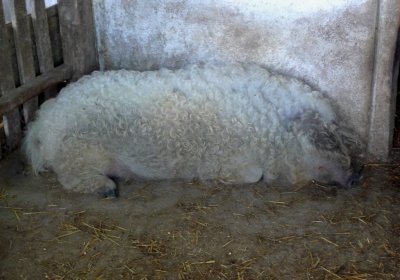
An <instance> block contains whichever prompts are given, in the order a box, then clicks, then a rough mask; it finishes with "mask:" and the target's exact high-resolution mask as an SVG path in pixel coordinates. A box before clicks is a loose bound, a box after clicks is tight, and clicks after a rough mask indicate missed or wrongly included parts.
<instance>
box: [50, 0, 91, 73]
mask: <svg viewBox="0 0 400 280" xmlns="http://www.w3.org/2000/svg"><path fill="white" fill-rule="evenodd" d="M58 15H59V21H60V32H61V38H62V46H63V56H64V63H65V64H67V65H70V66H71V67H72V69H73V72H74V76H73V78H72V80H76V79H78V78H79V77H81V76H83V75H85V74H88V73H90V72H92V71H94V70H96V69H98V60H97V50H96V36H95V28H94V19H93V10H92V1H89V0H58Z"/></svg>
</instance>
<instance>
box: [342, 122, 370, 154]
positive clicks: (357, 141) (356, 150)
mask: <svg viewBox="0 0 400 280" xmlns="http://www.w3.org/2000/svg"><path fill="white" fill-rule="evenodd" d="M336 133H337V135H338V137H339V138H340V140H341V142H342V143H343V145H344V146H345V147H346V148H347V150H348V151H350V152H351V154H352V155H353V156H356V157H358V158H364V155H365V144H364V142H363V141H361V138H360V137H359V136H358V135H357V134H356V133H355V132H353V131H352V130H350V129H348V128H346V127H338V128H337V130H336Z"/></svg>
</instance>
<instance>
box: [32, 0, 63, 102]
mask: <svg viewBox="0 0 400 280" xmlns="http://www.w3.org/2000/svg"><path fill="white" fill-rule="evenodd" d="M30 6H31V7H32V11H31V17H32V24H33V30H34V33H35V45H36V52H37V56H38V60H39V69H40V73H41V74H43V73H46V72H48V71H51V70H52V69H53V68H54V61H53V54H52V50H51V41H50V35H49V23H48V19H47V13H46V7H45V3H44V0H30ZM56 94H57V88H56V87H50V88H48V89H47V90H46V91H45V98H46V99H49V98H51V97H54V96H55V95H56Z"/></svg>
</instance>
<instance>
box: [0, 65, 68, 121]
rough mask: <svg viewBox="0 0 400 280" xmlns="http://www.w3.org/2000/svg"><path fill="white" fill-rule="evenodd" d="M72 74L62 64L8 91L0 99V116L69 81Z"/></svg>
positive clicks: (66, 66)
mask: <svg viewBox="0 0 400 280" xmlns="http://www.w3.org/2000/svg"><path fill="white" fill-rule="evenodd" d="M72 74H73V73H72V68H71V66H69V65H65V64H63V65H60V66H58V67H56V68H54V69H53V70H51V71H50V72H47V73H45V74H42V75H40V76H37V77H35V78H34V79H32V80H30V81H29V82H27V83H26V84H24V85H22V86H20V87H18V88H16V89H12V90H10V91H9V92H7V93H6V94H5V95H3V96H1V97H0V116H1V115H3V114H4V113H6V112H8V111H10V110H12V109H14V108H16V107H18V106H19V105H22V104H23V103H25V102H26V101H28V100H29V99H31V98H33V97H35V96H38V95H39V94H40V93H42V92H43V91H45V90H46V89H47V88H49V87H51V86H54V85H57V84H59V83H61V82H63V81H66V80H69V79H71V77H72Z"/></svg>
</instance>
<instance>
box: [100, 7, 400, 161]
mask: <svg viewBox="0 0 400 280" xmlns="http://www.w3.org/2000/svg"><path fill="white" fill-rule="evenodd" d="M93 3H94V4H93V7H94V14H95V22H96V28H97V42H98V51H99V60H100V66H101V68H102V69H120V68H126V69H139V70H147V69H157V68H159V67H169V68H178V67H182V66H184V65H186V64H189V63H202V62H229V61H242V62H256V63H259V64H263V65H265V66H267V67H268V68H270V69H273V70H275V71H278V72H282V73H285V74H289V75H293V76H296V77H299V78H301V79H304V80H305V81H307V82H308V83H310V84H312V85H314V86H315V87H316V88H319V89H320V90H323V91H325V92H327V94H328V95H329V96H331V97H332V98H333V99H334V100H336V101H337V104H338V107H339V108H340V110H341V114H342V115H343V116H344V117H345V118H346V119H348V121H349V123H350V124H351V125H352V126H353V127H355V128H356V129H357V130H358V132H359V133H360V134H361V136H362V137H363V138H364V139H366V140H367V142H368V151H369V153H370V158H371V159H386V158H387V155H388V152H389V150H390V144H389V143H390V142H391V138H390V137H391V134H390V133H391V131H390V130H391V127H390V126H391V124H392V119H393V113H392V112H390V113H389V114H387V113H386V112H388V111H390V108H389V107H390V106H391V104H392V98H393V95H392V93H391V88H390V87H389V88H388V82H391V74H392V66H393V52H394V46H395V37H396V35H397V27H398V24H399V6H400V3H399V1H397V0H382V1H378V0H336V1H330V0H303V1H294V0H269V1H261V0H218V1H217V0H135V1H128V0H93ZM376 28H378V33H377V32H376ZM385 110H386V112H383V111H385Z"/></svg>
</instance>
